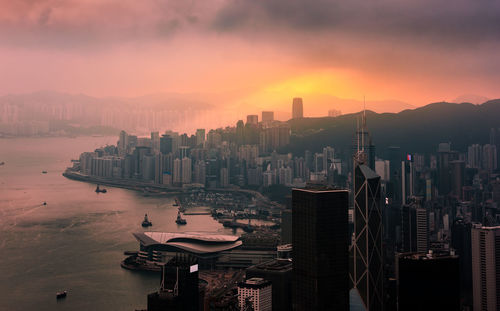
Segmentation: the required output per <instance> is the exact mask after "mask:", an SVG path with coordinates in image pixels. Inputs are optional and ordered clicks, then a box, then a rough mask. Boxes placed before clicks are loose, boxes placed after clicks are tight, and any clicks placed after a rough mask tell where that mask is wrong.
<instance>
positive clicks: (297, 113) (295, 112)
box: [292, 97, 304, 119]
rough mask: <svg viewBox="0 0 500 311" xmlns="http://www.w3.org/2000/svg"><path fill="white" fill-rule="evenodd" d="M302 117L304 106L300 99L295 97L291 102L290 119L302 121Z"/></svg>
mask: <svg viewBox="0 0 500 311" xmlns="http://www.w3.org/2000/svg"><path fill="white" fill-rule="evenodd" d="M303 117H304V106H303V104H302V98H300V97H295V98H294V99H293V102H292V119H302V118H303Z"/></svg>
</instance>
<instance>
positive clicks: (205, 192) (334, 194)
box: [65, 98, 500, 310]
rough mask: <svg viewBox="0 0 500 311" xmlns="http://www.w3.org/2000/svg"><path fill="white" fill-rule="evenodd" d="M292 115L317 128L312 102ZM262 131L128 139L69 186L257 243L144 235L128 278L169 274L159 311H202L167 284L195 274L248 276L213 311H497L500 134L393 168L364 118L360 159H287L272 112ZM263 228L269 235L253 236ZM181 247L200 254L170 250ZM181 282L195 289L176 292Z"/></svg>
mask: <svg viewBox="0 0 500 311" xmlns="http://www.w3.org/2000/svg"><path fill="white" fill-rule="evenodd" d="M292 115H293V119H294V120H295V121H300V120H301V119H303V118H304V116H303V102H302V99H301V98H294V99H293V103H292ZM260 117H261V119H260V121H259V115H248V116H247V119H246V122H244V121H243V120H239V121H238V122H237V123H236V126H233V127H226V128H220V129H216V130H210V131H208V133H205V130H204V129H198V130H197V131H196V133H195V134H193V135H188V134H186V133H183V134H179V133H176V132H173V131H167V132H165V133H162V134H161V135H160V134H159V133H158V132H152V133H151V136H150V137H137V136H134V135H131V134H128V133H126V132H125V131H122V132H121V133H120V136H119V139H118V142H117V144H116V146H115V145H108V146H104V147H103V148H99V149H96V150H94V151H92V152H90V151H89V152H85V153H82V154H81V155H80V158H79V159H78V160H74V161H73V166H72V167H71V168H68V170H67V171H66V172H65V174H66V176H67V177H69V178H73V179H78V180H84V181H87V182H92V183H96V184H100V185H101V187H102V186H103V185H114V186H119V187H125V188H130V189H135V190H139V191H142V193H143V194H144V195H157V196H162V195H170V196H176V202H177V203H176V204H174V205H177V206H179V208H178V209H179V213H178V219H179V218H181V219H182V216H181V215H182V213H184V214H186V215H189V213H190V212H195V213H199V212H200V209H199V207H200V206H202V207H204V208H205V209H203V210H201V212H202V213H203V212H206V213H208V214H211V215H212V216H213V217H214V218H215V219H218V220H219V222H221V223H223V224H224V226H228V227H233V228H235V230H236V228H240V229H243V230H244V231H246V232H245V233H243V234H242V235H241V237H235V238H233V237H231V236H220V237H216V238H214V236H213V235H210V234H207V233H203V234H201V233H186V234H180V235H179V234H173V233H161V234H160V233H155V232H145V233H138V234H134V235H135V238H136V239H137V240H138V241H139V242H140V252H138V253H137V252H136V253H132V256H130V257H128V258H127V259H126V260H125V261H124V262H125V263H126V264H125V266H126V267H128V268H132V269H143V270H156V271H161V265H162V264H164V263H166V266H165V269H164V272H163V279H164V281H163V279H162V285H161V288H160V291H159V292H158V293H156V294H155V295H150V296H148V310H163V309H161V308H162V306H163V308H166V306H170V307H171V308H174V309H175V308H181V307H174V306H181V305H182V306H184V307H182V308H181V309H182V310H188V309H189V310H198V309H197V308H198V307H191V308H187V307H186V303H185V301H191V303H195V301H198V300H195V299H194V298H193V297H194V296H197V295H198V290H200V293H201V292H203V291H204V290H206V288H205V287H203V286H201V285H200V287H199V288H198V287H197V286H194V285H188V283H189V282H191V281H187V280H183V281H181V279H180V277H179V280H178V282H179V283H175V282H174V283H172V284H171V286H170V287H168V286H166V285H165V284H164V282H167V281H168V277H167V276H166V274H167V273H169V272H168V271H169V270H168V269H174V268H169V267H179V269H189V267H193V266H194V265H196V267H200V270H199V272H197V273H199V275H200V280H201V279H202V276H203V277H204V278H206V279H211V278H213V276H210V275H209V274H210V273H214V271H219V273H222V274H228V273H229V274H230V275H232V274H233V273H236V272H235V270H234V269H236V271H241V272H246V274H245V273H239V274H238V278H237V281H238V282H240V283H238V282H236V283H235V282H234V280H235V279H234V278H233V277H228V278H227V282H226V283H224V282H223V283H220V284H217V285H213V283H210V285H209V286H208V289H209V291H208V290H207V293H206V296H203V295H202V296H200V297H201V298H200V301H198V302H196V304H199V305H200V306H202V305H203V306H205V307H204V308H205V310H237V309H238V308H240V309H241V310H252V308H253V310H271V308H272V309H274V310H290V309H292V306H293V309H294V310H309V309H310V308H311V306H313V307H312V308H313V309H316V310H327V309H333V308H335V309H342V310H349V308H350V307H349V306H350V304H351V309H352V308H353V306H356V303H358V305H359V306H360V307H361V308H364V309H366V310H422V309H427V310H481V309H488V310H493V309H495V308H496V303H497V302H496V301H497V299H496V298H494V297H496V294H495V290H494V287H493V288H491V287H490V286H486V287H484V286H482V285H481V284H490V283H489V282H496V281H495V280H496V279H497V277H496V276H495V275H494V274H490V273H488V274H484V273H483V272H482V271H486V270H488V271H490V270H491V269H495V267H496V266H497V264H496V263H495V262H494V261H491V259H487V258H496V257H495V256H497V255H495V249H496V248H498V247H497V244H496V243H498V242H497V241H496V240H495V236H496V235H497V234H500V226H498V224H499V223H498V216H497V215H498V214H497V206H498V203H499V202H500V179H499V178H498V165H499V163H498V160H499V159H498V157H497V149H498V148H500V129H498V128H491V130H490V131H489V132H487V133H484V135H485V136H487V137H488V138H489V142H490V143H489V144H484V145H480V144H472V145H470V146H468V147H467V149H466V150H453V148H452V143H453V142H442V143H440V144H439V145H437V146H435V147H436V148H435V152H433V153H411V154H410V153H407V152H406V151H405V150H402V148H400V147H398V146H390V147H389V148H388V149H389V150H388V153H387V154H388V155H389V156H388V157H387V158H379V157H378V156H377V149H376V145H374V143H373V140H372V137H371V135H370V131H369V120H367V118H366V112H360V113H359V114H358V115H357V118H358V122H357V130H356V131H355V132H353V133H352V145H351V146H350V147H351V149H350V151H351V156H350V157H342V155H345V152H336V150H337V149H336V147H337V146H335V145H331V146H329V145H325V146H324V147H323V148H322V150H312V151H310V150H304V152H303V153H301V154H292V153H290V152H289V153H281V152H279V151H280V150H286V147H287V146H288V145H289V144H290V136H291V134H292V133H291V127H290V125H289V124H288V123H287V122H280V121H276V120H274V118H273V112H272V111H263V112H262V114H261V116H260ZM337 117H338V116H336V117H332V122H335V120H334V119H335V118H337ZM318 151H319V152H318ZM262 194H264V195H262ZM270 198H272V199H270ZM197 207H198V209H197ZM241 219H243V220H241ZM252 219H261V220H266V221H268V222H269V225H251V220H252ZM238 220H240V221H238ZM246 221H248V224H247V223H246ZM176 239H179V241H180V240H183V241H185V243H186V244H191V245H189V246H178V245H175V243H173V244H172V246H170V247H167V246H166V245H169V243H171V242H174V241H175V240H176ZM211 241H212V242H211ZM215 241H217V243H219V244H220V245H219V247H218V248H217V247H216V246H215V244H214V243H216V242H215ZM205 244H206V245H205ZM212 247H213V248H214V250H208V248H212ZM197 248H200V249H197ZM201 249H203V251H202V250H201ZM215 249H216V250H215ZM127 265H128V266H127ZM182 267H186V268H182ZM197 269H198V268H197ZM228 269H229V270H228ZM210 271H211V272H210ZM223 271H226V272H223ZM245 275H246V281H245ZM186 278H187V279H191V278H192V276H191V275H190V274H189V273H188V272H186ZM292 279H293V282H292V284H293V285H291V284H290V280H292ZM197 280H198V277H196V278H194V279H193V281H192V282H197ZM168 282H171V281H168ZM181 282H187V283H185V284H184V286H186V287H183V288H181V287H178V288H176V289H175V290H174V287H173V286H174V285H175V286H180V284H181ZM204 282H206V280H204ZM176 284H177V285H176ZM200 284H201V283H200ZM312 284H317V285H312ZM189 286H191V287H189ZM193 286H194V287H193ZM204 286H206V285H204ZM271 288H272V289H271ZM224 289H225V290H224ZM350 289H354V290H350ZM172 290H173V291H172ZM492 291H493V292H492ZM166 293H168V295H166V296H165V295H163V294H166ZM222 293H223V295H222ZM203 297H205V298H203ZM259 297H260V298H259ZM270 297H272V299H271V298H270ZM417 297H418V298H417ZM182 301H184V302H182ZM499 301H500V300H499ZM186 308H187V309H186ZM200 308H203V307H200ZM207 308H208V309H207ZM174 309H172V310H174ZM181 309H175V310H181Z"/></svg>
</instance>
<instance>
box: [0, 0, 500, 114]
mask: <svg viewBox="0 0 500 311" xmlns="http://www.w3.org/2000/svg"><path fill="white" fill-rule="evenodd" d="M0 7H1V10H0V70H1V72H2V75H0V95H4V94H8V93H24V92H34V91H38V90H55V91H61V92H69V93H85V94H88V95H92V96H101V97H102V96H121V97H124V96H140V95H144V94H152V93H162V92H173V93H186V94H191V95H192V94H196V95H197V96H199V97H201V98H204V99H205V100H206V102H207V103H210V104H212V105H215V106H216V107H219V108H223V109H233V110H237V111H241V114H245V113H250V112H255V113H257V112H259V111H260V110H263V109H273V110H277V111H289V110H290V107H291V99H292V97H295V96H301V97H303V98H304V105H305V108H304V112H305V114H306V115H309V116H316V115H325V114H326V113H327V111H328V109H332V108H335V109H340V110H342V111H343V112H352V111H358V110H360V108H361V107H359V105H357V104H349V103H346V102H342V103H339V102H336V101H335V98H345V99H355V100H359V101H362V99H363V96H366V98H367V100H369V101H370V102H372V103H371V105H372V106H371V107H369V108H372V109H374V110H379V111H378V112H382V111H398V110H401V109H405V108H408V107H411V106H422V105H425V104H428V103H430V102H436V101H442V100H447V101H451V100H453V99H454V98H456V97H457V96H459V95H463V94H477V95H482V96H485V97H488V98H497V97H500V96H499V95H498V85H500V75H499V74H498V72H499V71H500V57H499V55H500V53H498V51H499V48H500V2H498V1H494V0H485V1H468V0H456V1H453V3H450V1H445V0H435V1H429V0H423V1H400V0H398V1H397V0H379V1H365V0H351V1H326V0H317V1H314V2H311V1H305V0H266V1H260V0H258V1H246V0H215V1H212V0H210V1H189V0H183V1H172V0H163V1H160V0H145V1H136V0H86V1H76V0H67V1H62V0H36V1H35V0H19V1H9V0H0ZM373 101H389V102H386V104H380V105H379V106H377V104H376V103H375V102H373Z"/></svg>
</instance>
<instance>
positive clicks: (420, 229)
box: [401, 202, 429, 253]
mask: <svg viewBox="0 0 500 311" xmlns="http://www.w3.org/2000/svg"><path fill="white" fill-rule="evenodd" d="M401 231H402V232H401V237H402V242H403V245H402V251H403V252H423V253H426V252H427V250H428V248H429V213H428V211H427V210H426V209H425V208H423V207H422V206H420V204H418V203H416V202H413V203H410V204H405V205H403V206H402V207H401Z"/></svg>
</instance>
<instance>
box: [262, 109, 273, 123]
mask: <svg viewBox="0 0 500 311" xmlns="http://www.w3.org/2000/svg"><path fill="white" fill-rule="evenodd" d="M271 121H274V111H262V122H271Z"/></svg>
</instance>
